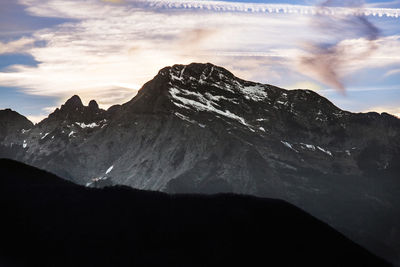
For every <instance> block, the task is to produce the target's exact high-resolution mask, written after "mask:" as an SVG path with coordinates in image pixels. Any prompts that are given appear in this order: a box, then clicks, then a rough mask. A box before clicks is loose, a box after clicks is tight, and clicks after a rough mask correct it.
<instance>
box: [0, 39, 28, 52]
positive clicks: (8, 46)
mask: <svg viewBox="0 0 400 267" xmlns="http://www.w3.org/2000/svg"><path fill="white" fill-rule="evenodd" d="M34 42H35V40H34V39H32V38H26V37H22V38H20V39H18V40H15V41H11V42H7V43H3V42H0V54H6V53H25V52H26V50H27V49H28V48H29V47H31V46H32V45H33V43H34Z"/></svg>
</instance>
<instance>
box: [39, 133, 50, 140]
mask: <svg viewBox="0 0 400 267" xmlns="http://www.w3.org/2000/svg"><path fill="white" fill-rule="evenodd" d="M48 135H49V133H45V134H44V135H43V136H42V138H40V139H45V138H46V136H48Z"/></svg>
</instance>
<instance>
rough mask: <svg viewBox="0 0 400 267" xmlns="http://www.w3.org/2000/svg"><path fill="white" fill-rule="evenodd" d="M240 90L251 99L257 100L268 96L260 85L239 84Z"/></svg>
mask: <svg viewBox="0 0 400 267" xmlns="http://www.w3.org/2000/svg"><path fill="white" fill-rule="evenodd" d="M240 90H241V91H242V93H243V94H244V95H245V98H246V99H251V100H253V101H257V102H258V101H263V100H264V99H266V98H268V94H267V92H265V89H264V87H262V86H260V85H254V86H240Z"/></svg>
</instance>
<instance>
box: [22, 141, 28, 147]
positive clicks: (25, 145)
mask: <svg viewBox="0 0 400 267" xmlns="http://www.w3.org/2000/svg"><path fill="white" fill-rule="evenodd" d="M27 145H28V144H27V143H26V140H24V143H23V144H22V147H23V148H26V147H27Z"/></svg>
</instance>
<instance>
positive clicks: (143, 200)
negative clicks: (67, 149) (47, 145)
mask: <svg viewBox="0 0 400 267" xmlns="http://www.w3.org/2000/svg"><path fill="white" fill-rule="evenodd" d="M0 169H1V170H2V176H1V178H0V185H1V186H0V205H1V208H2V209H1V210H2V219H1V223H0V224H1V226H2V227H0V233H1V237H2V238H1V239H0V244H1V245H0V248H1V249H0V265H1V266H258V265H260V264H262V265H265V266H267V265H273V266H321V265H323V266H389V264H387V263H386V262H384V261H383V260H381V259H379V258H377V257H375V256H374V255H372V254H370V253H369V252H368V251H366V250H365V249H363V248H361V247H360V246H358V245H357V244H355V243H353V242H352V241H350V240H348V239H347V238H345V237H344V236H343V235H341V234H340V233H338V232H336V231H335V230H334V229H332V228H331V227H329V226H328V225H326V224H324V223H322V222H321V221H319V220H317V219H315V218H313V217H312V216H310V215H309V214H307V213H305V212H304V211H302V210H300V209H298V208H296V207H294V206H293V205H290V204H288V203H286V202H284V201H281V200H273V199H263V198H256V197H250V196H240V195H233V194H220V195H213V196H205V195H168V194H165V193H158V192H148V191H140V190H134V189H131V188H128V187H121V186H116V187H107V188H104V189H93V188H87V187H83V186H78V185H75V184H73V183H71V182H68V181H65V180H62V179H60V178H58V177H57V176H54V175H52V174H50V173H48V172H44V171H41V170H39V169H36V168H33V167H30V166H27V165H24V164H22V163H18V162H15V161H11V160H4V159H3V160H0Z"/></svg>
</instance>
